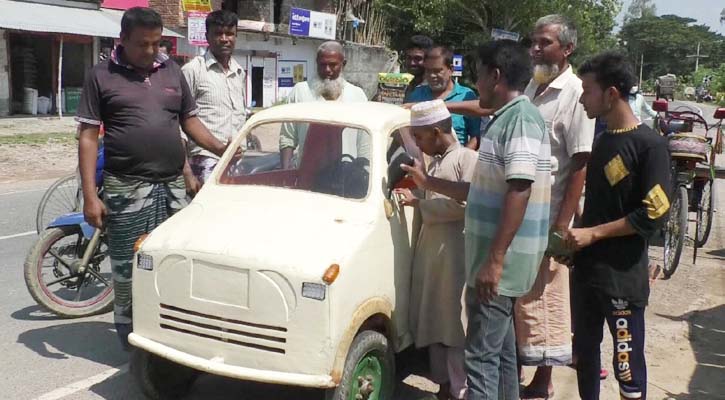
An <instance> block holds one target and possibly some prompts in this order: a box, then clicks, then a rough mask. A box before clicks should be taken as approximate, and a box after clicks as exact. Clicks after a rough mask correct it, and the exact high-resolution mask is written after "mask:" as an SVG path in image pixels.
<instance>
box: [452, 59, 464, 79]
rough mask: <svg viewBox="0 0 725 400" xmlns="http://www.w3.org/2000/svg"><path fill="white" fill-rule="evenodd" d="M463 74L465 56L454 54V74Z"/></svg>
mask: <svg viewBox="0 0 725 400" xmlns="http://www.w3.org/2000/svg"><path fill="white" fill-rule="evenodd" d="M461 75H463V56H462V55H460V54H454V55H453V76H461Z"/></svg>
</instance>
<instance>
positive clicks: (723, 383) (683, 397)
mask: <svg viewBox="0 0 725 400" xmlns="http://www.w3.org/2000/svg"><path fill="white" fill-rule="evenodd" d="M658 315H659V316H661V317H663V318H667V319H669V320H672V321H686V322H687V324H688V326H689V335H688V336H689V337H688V338H689V340H690V343H691V345H692V348H693V351H694V353H695V360H696V361H697V365H696V366H695V372H694V373H693V374H692V378H691V379H690V384H689V385H688V392H689V393H680V394H675V393H668V395H669V396H670V397H671V398H673V399H676V400H696V399H725V380H723V370H725V351H724V349H725V304H721V305H719V306H716V307H713V308H710V309H708V310H700V311H693V312H689V313H687V314H684V315H681V316H669V315H662V314H658Z"/></svg>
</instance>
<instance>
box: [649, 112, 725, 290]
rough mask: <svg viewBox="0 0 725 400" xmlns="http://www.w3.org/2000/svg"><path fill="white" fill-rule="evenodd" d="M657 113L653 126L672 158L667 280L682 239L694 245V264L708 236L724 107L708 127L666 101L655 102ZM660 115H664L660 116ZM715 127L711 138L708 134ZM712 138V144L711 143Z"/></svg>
mask: <svg viewBox="0 0 725 400" xmlns="http://www.w3.org/2000/svg"><path fill="white" fill-rule="evenodd" d="M653 108H654V110H655V111H657V112H658V115H657V117H656V118H655V127H656V128H657V129H658V130H659V132H660V133H661V134H663V135H665V136H667V137H668V139H669V149H670V155H671V157H672V181H673V192H672V193H671V201H670V213H669V217H668V220H667V222H666V224H665V227H664V228H663V231H664V232H663V233H664V246H663V247H664V265H663V273H664V276H665V278H670V277H671V276H672V275H673V274H674V273H675V271H676V270H677V267H678V265H679V262H680V256H681V254H682V248H683V246H684V242H685V239H686V238H688V239H692V242H693V244H694V246H693V247H694V249H693V263H695V262H696V261H697V250H698V248H700V247H703V246H704V245H705V243H706V242H707V239H708V237H709V235H710V231H711V229H712V223H713V213H714V211H715V195H714V193H715V192H714V190H713V186H714V183H715V157H716V155H717V154H720V153H722V120H723V119H725V108H719V109H718V110H717V111H716V112H715V114H714V118H715V119H718V120H719V122H717V123H715V124H710V125H709V126H708V123H707V121H706V120H705V119H704V117H703V116H702V111H701V110H699V109H697V108H694V107H692V108H691V107H687V106H684V107H682V106H681V107H678V108H677V109H675V110H673V111H669V109H668V108H669V107H668V103H667V101H666V100H657V101H655V103H654V106H653ZM659 113H664V116H661V115H660V114H659ZM696 127H701V128H702V129H704V135H703V134H698V133H695V132H694V130H695V128H696ZM714 128H717V132H716V134H715V135H714V137H711V136H709V132H710V131H711V130H712V129H714ZM713 139H714V143H713ZM690 212H694V213H695V220H694V222H695V237H694V238H690V237H688V236H687V231H688V225H689V222H690V220H689V213H690Z"/></svg>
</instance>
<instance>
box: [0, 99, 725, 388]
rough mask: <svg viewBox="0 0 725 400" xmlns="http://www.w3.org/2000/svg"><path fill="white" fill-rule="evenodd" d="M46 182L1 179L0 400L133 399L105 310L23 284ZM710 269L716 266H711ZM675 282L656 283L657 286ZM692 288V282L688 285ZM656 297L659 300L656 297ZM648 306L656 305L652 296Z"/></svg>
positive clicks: (220, 383)
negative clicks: (50, 300) (68, 316)
mask: <svg viewBox="0 0 725 400" xmlns="http://www.w3.org/2000/svg"><path fill="white" fill-rule="evenodd" d="M702 107H703V109H704V110H703V111H704V113H705V115H712V113H713V112H714V107H708V106H707V105H705V106H702ZM721 165H722V163H721ZM722 182H723V181H720V184H721V186H722V185H723V183H722ZM49 185H50V182H48V181H35V182H23V183H16V184H13V185H12V186H10V185H0V210H2V211H0V212H1V213H2V214H1V215H2V218H0V271H2V274H0V327H2V329H0V354H2V362H0V388H2V393H1V394H0V398H3V399H18V400H22V399H42V400H55V399H74V400H75V399H78V400H89V399H108V400H115V399H118V400H121V399H140V398H141V395H140V393H139V392H138V391H137V389H136V387H135V385H134V384H133V383H132V382H131V380H130V378H129V375H128V373H127V369H126V368H127V367H126V363H127V361H128V354H127V353H125V352H123V351H122V350H121V348H120V346H119V344H118V342H117V339H116V336H115V332H114V330H113V324H112V323H111V322H112V319H111V316H110V315H103V316H98V317H92V318H86V319H77V320H58V319H56V318H54V317H53V316H52V315H48V314H46V313H43V312H41V311H39V309H38V307H37V306H36V305H35V303H34V301H33V300H32V298H31V297H30V295H28V293H27V291H26V289H25V285H24V281H23V273H22V265H23V260H24V259H25V256H26V254H27V252H28V249H29V248H30V247H31V246H32V244H33V243H34V241H35V240H36V236H35V234H34V233H32V231H33V230H34V216H35V208H36V207H37V203H38V201H39V200H40V197H41V196H42V193H43V190H44V189H45V188H46V187H47V186H49ZM722 189H723V188H722V187H721V188H720V190H719V194H721V196H720V201H719V209H720V210H725V196H723V195H725V193H724V192H723V190H722ZM717 220H718V221H717V222H716V223H717V224H718V225H719V226H721V227H722V226H723V225H725V220H724V219H723V218H722V214H719V215H718V218H717ZM28 232H31V233H28ZM708 254H711V256H710V257H711V258H712V259H713V260H716V261H713V262H714V263H718V262H720V263H721V261H717V260H722V257H723V253H722V250H715V251H713V252H709V253H708ZM703 257H708V255H703ZM698 264H699V263H698ZM720 265H722V264H720ZM713 268H715V271H717V267H713ZM720 268H721V267H720ZM692 270H693V269H692V267H690V266H683V268H682V269H681V270H680V271H678V277H681V279H684V277H686V276H687V274H689V273H690V271H692ZM676 283H677V282H673V281H667V282H664V281H663V282H662V283H661V285H660V286H659V288H661V289H663V288H665V287H667V286H666V285H673V284H676ZM699 286H700V284H699V283H698V285H694V286H693V287H699ZM656 296H661V295H660V294H656ZM663 298H664V299H666V298H667V297H663ZM687 300H692V301H694V299H687ZM657 301H658V302H659V301H666V300H661V299H660V298H659V297H658V299H657ZM653 304H655V305H653V308H655V309H656V307H657V305H656V303H655V301H653ZM678 332H679V331H678ZM678 335H679V334H678ZM710 363H715V364H717V363H719V364H720V365H722V361H717V360H716V361H712V362H710ZM655 367H656V366H655ZM567 373H569V372H567V369H557V370H556V371H555V376H557V382H563V381H564V380H566V381H567V382H568V383H566V384H563V383H562V385H561V386H560V387H559V389H558V390H557V391H558V393H559V397H560V398H573V397H572V396H573V395H574V393H575V390H576V389H575V387H574V386H573V380H572V376H571V374H570V373H569V375H567V376H563V375H562V374H567ZM559 376H561V378H559ZM714 376H715V375H714ZM693 379H694V378H693ZM411 381H412V382H415V386H418V387H419V386H420V382H424V381H421V379H420V378H416V377H408V379H406V381H405V382H406V383H401V384H400V385H399V390H400V395H399V396H396V398H397V400H413V399H416V400H417V399H422V398H424V397H425V395H426V394H425V392H422V391H420V390H418V389H416V388H414V387H413V386H410V385H408V383H410V382H411ZM610 381H611V380H610ZM610 383H613V382H610ZM608 385H609V384H608ZM424 386H425V382H424ZM610 386H611V385H610ZM427 387H430V385H429V384H428V385H427ZM685 387H687V385H686V384H685ZM652 389H653V390H654V389H655V388H652ZM690 390H692V388H690ZM609 392H611V393H610V394H613V393H616V389H614V387H609ZM690 393H692V392H690ZM562 395H563V396H564V397H561V396H562ZM319 397H320V393H319V392H316V391H308V390H300V389H297V388H285V387H278V386H275V387H272V386H266V385H255V384H251V383H243V382H237V381H232V380H228V379H223V378H218V377H208V376H205V377H203V378H202V379H200V380H199V382H198V383H197V384H196V385H195V386H194V388H193V392H192V393H191V394H190V395H189V396H188V397H187V399H190V400H191V399H211V400H217V399H218V400H223V399H250V400H251V399H254V400H265V399H269V400H272V399H274V400H284V399H288V400H292V399H294V400H305V399H316V398H319ZM603 398H604V397H603ZM606 398H609V396H608V395H607V396H606ZM612 398H614V397H612ZM657 398H663V397H657ZM678 398H680V397H678ZM681 398H683V399H685V398H690V397H687V396H685V397H681Z"/></svg>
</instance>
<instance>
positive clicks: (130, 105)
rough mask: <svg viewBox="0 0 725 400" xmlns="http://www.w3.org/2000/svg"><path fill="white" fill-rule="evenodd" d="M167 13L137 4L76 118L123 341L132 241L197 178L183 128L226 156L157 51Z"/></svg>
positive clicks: (92, 214)
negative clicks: (99, 176)
mask: <svg viewBox="0 0 725 400" xmlns="http://www.w3.org/2000/svg"><path fill="white" fill-rule="evenodd" d="M162 29H163V27H162V22H161V16H160V15H159V14H158V13H157V12H156V11H154V10H152V9H150V8H141V7H134V8H131V9H129V10H127V11H126V12H125V13H124V14H123V18H122V19H121V44H120V45H119V46H117V47H116V49H115V50H114V51H113V53H112V54H111V57H110V59H109V60H107V61H103V62H101V63H99V64H98V65H96V66H95V67H93V68H92V69H91V70H90V72H89V73H88V74H87V76H86V81H85V84H84V87H83V94H82V95H81V103H80V107H79V108H78V115H77V117H76V119H77V120H78V122H80V123H81V131H80V138H79V146H78V158H79V160H78V163H79V167H80V173H81V180H82V185H83V199H84V205H83V214H84V216H85V219H86V221H87V222H88V223H89V224H91V225H93V226H94V227H96V228H102V229H105V230H106V233H107V235H108V250H109V254H110V258H111V268H112V271H113V288H114V293H115V297H114V322H115V323H116V332H117V333H118V335H119V337H120V339H121V342H122V344H123V345H124V347H125V348H127V347H128V334H129V333H130V332H131V330H132V328H131V321H132V312H131V265H132V263H133V254H134V249H133V248H134V243H135V242H136V240H137V239H138V238H139V237H140V236H141V235H142V234H144V233H149V232H151V231H152V230H153V229H154V228H156V226H158V225H159V224H161V223H162V222H163V221H164V220H166V218H168V217H169V216H170V215H172V214H174V213H175V212H177V211H178V210H180V209H181V208H182V207H184V206H185V205H186V189H188V188H186V186H187V184H188V183H190V182H193V180H192V179H191V178H192V177H193V175H192V174H191V169H190V168H189V166H188V163H186V157H185V154H184V148H183V146H182V143H181V137H180V135H179V128H180V127H181V129H183V130H184V132H185V133H186V134H187V135H189V136H190V137H191V138H193V139H194V140H195V141H196V142H197V143H198V144H199V145H200V146H202V147H204V148H205V149H207V150H209V151H211V152H212V153H214V154H217V155H219V156H220V155H222V153H224V150H225V149H226V146H225V145H224V144H223V143H221V142H220V141H219V140H217V139H216V138H215V137H214V136H212V135H211V134H210V133H209V131H208V130H207V129H206V128H205V127H204V125H203V124H202V123H201V121H199V118H197V117H196V114H197V113H198V109H197V106H196V102H195V101H194V97H193V96H192V94H191V91H190V90H189V86H188V85H187V83H186V80H185V79H184V76H183V75H182V73H181V68H179V66H178V65H176V64H175V63H173V62H170V61H169V59H168V57H167V56H166V55H164V54H161V53H159V52H158V48H159V42H160V41H161V32H162ZM101 124H103V126H104V129H105V136H104V148H105V164H104V166H103V187H104V191H103V200H101V199H100V198H99V197H98V191H97V189H96V185H97V182H96V180H95V171H96V154H97V139H98V131H99V127H100V126H101Z"/></svg>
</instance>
